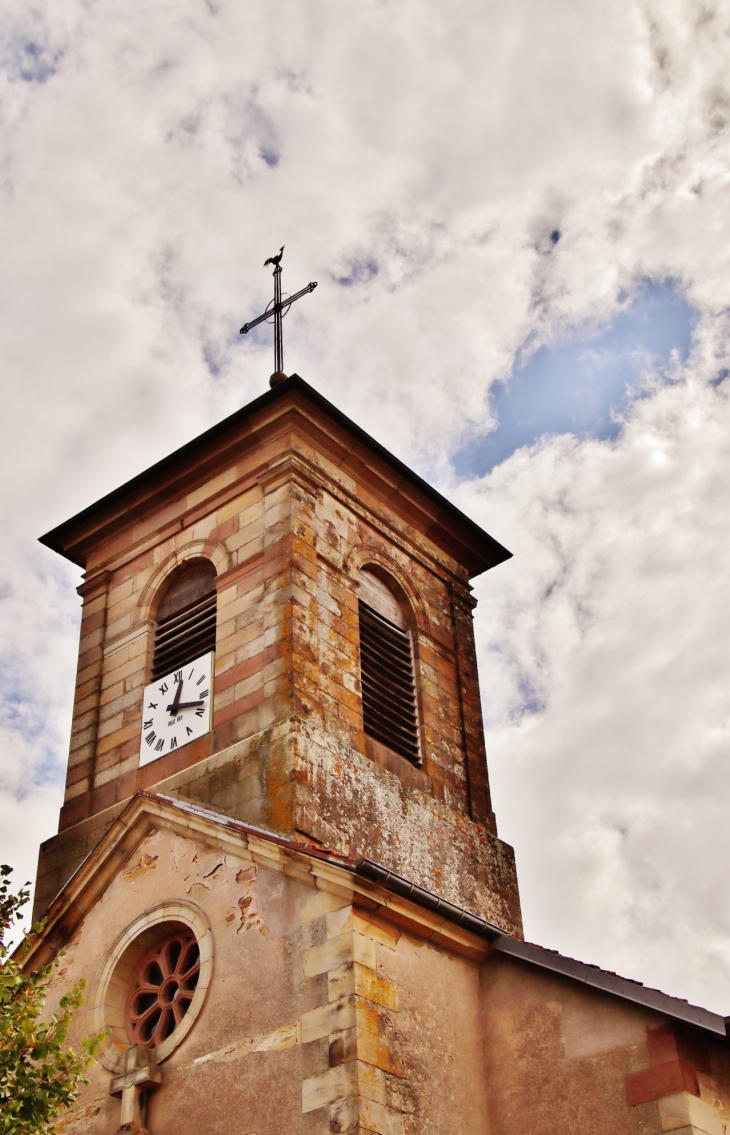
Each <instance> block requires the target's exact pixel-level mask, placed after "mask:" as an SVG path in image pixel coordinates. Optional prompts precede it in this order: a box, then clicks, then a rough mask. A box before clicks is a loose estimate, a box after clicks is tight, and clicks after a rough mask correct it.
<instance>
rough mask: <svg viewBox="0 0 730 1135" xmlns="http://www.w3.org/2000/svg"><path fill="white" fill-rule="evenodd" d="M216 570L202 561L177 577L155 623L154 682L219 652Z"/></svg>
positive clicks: (163, 600)
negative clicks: (201, 657)
mask: <svg viewBox="0 0 730 1135" xmlns="http://www.w3.org/2000/svg"><path fill="white" fill-rule="evenodd" d="M215 626H216V590H215V568H214V567H213V565H212V564H211V563H209V562H208V561H207V560H198V561H195V562H193V563H191V564H190V565H189V566H187V567H185V568H184V569H183V570H182V571H180V572H179V574H177V575H176V576H174V577H173V579H172V581H171V583H170V584H169V586H168V588H167V590H166V591H165V594H164V595H163V597H162V602H161V603H160V605H159V607H158V609H157V618H156V619H155V637H154V654H153V663H152V681H153V682H154V681H155V680H156V679H157V678H161V677H163V675H165V674H170V673H172V671H173V670H178V669H179V668H180V667H181V666H185V665H186V663H188V662H192V661H193V659H194V658H199V657H200V656H201V654H207V653H208V651H209V650H215Z"/></svg>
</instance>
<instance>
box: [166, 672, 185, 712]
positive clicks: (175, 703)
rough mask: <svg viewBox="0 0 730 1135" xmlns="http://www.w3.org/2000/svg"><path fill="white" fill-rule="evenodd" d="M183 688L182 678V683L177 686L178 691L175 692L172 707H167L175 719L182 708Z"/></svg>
mask: <svg viewBox="0 0 730 1135" xmlns="http://www.w3.org/2000/svg"><path fill="white" fill-rule="evenodd" d="M182 687H183V684H182V678H181V679H180V681H179V682H178V684H177V689H176V690H175V697H174V698H173V699H172V705H168V707H167V709H168V712H169V713H170V714H171V715H172V716H173V717H174V716H175V714H176V713H177V711H178V709H179V707H180V698H181V697H182Z"/></svg>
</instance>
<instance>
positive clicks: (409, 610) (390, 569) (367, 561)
mask: <svg viewBox="0 0 730 1135" xmlns="http://www.w3.org/2000/svg"><path fill="white" fill-rule="evenodd" d="M368 567H374V568H376V569H379V572H380V573H382V574H383V575H384V576H385V577H386V578H385V580H384V582H386V583H390V585H391V586H393V585H394V588H393V589H394V591H395V594H396V596H397V597H398V599H399V600H400V601H401V603H402V604H403V606H404V608H405V614H406V618H407V621H408V622H409V623H410V626H411V630H412V631H415V632H418V631H423V632H424V633H425V634H430V623H429V618H428V614H427V613H426V606H425V604H424V602H423V600H422V599H421V596H420V595H419V594H418V591H417V590H416V588H415V587H414V586H413V584H412V582H411V580H410V578H409V577H408V574H407V572H405V571H404V570H403V568H402V567H401V566H400V564H398V563H397V561H396V560H394V559H393V557H392V556H389V555H388V553H387V552H384V551H383V550H382V548H379V547H378V546H377V545H376V544H360V545H359V547H357V548H355V549H354V550H353V551H352V552H351V554H350V556H349V557H348V559H347V563H346V565H345V570H346V571H347V573H348V575H350V576H352V578H353V579H354V580H356V579H357V573H358V572H359V571H360V569H361V568H368Z"/></svg>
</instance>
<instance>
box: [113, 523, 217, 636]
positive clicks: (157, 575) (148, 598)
mask: <svg viewBox="0 0 730 1135" xmlns="http://www.w3.org/2000/svg"><path fill="white" fill-rule="evenodd" d="M189 560H209V561H210V562H211V563H212V564H213V567H214V568H215V573H216V576H220V575H223V574H224V572H226V571H228V569H229V567H230V561H231V557H230V553H229V552H228V549H227V548H226V546H225V544H222V543H221V542H220V541H219V540H191V541H190V543H189V544H183V546H182V547H181V548H176V549H175V551H174V552H171V553H170V555H169V556H167V558H166V559H164V560H163V561H162V563H161V564H159V565H158V566H157V568H156V570H155V571H154V572H153V573H152V575H151V576H150V578H149V579H148V580H147V583H146V584H145V586H144V587H143V589H142V591H141V593H140V597H139V600H138V602H137V608H136V610H135V613H134V625H135V626H136V625H138V624H139V623H144V622H147V621H148V620H151V619H152V618H154V608H155V603H156V600H157V596H158V595H159V594H160V593H161V592H162V591H163V590H164V584H165V581H166V580H167V579H168V577H169V576H170V575H172V573H173V572H174V571H177V569H178V568H179V567H181V566H182V565H183V564H185V563H186V562H187V561H189Z"/></svg>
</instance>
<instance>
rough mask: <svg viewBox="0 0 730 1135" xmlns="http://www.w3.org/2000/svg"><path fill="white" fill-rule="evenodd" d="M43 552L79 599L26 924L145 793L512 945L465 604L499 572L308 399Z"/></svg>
mask: <svg viewBox="0 0 730 1135" xmlns="http://www.w3.org/2000/svg"><path fill="white" fill-rule="evenodd" d="M42 542H43V543H44V544H45V545H46V546H47V547H49V548H52V549H54V550H55V551H57V552H59V553H60V554H62V555H63V556H65V557H66V558H67V559H69V560H71V561H72V562H73V563H75V564H78V565H79V566H80V567H81V568H83V570H84V581H83V583H82V585H81V586H80V588H79V592H80V594H81V597H82V601H83V614H82V622H81V641H80V650H79V662H78V678H77V684H76V692H75V704H74V713H73V727H72V734H71V745H70V755H69V762H68V775H67V781H66V792H65V800H64V804H63V808H62V809H61V815H60V824H59V832H58V835H56V836H54V837H53V838H51V839H49V840H47V841H46V842H45V843H44V844H43V846H42V848H41V853H40V860H39V869H38V880H37V888H36V906H35V913H36V915H41V914H42V913H43V912H44V910H45V909H46V907H47V906H48V904H49V902H50V901H51V900H52V899H53V898H54V896H55V895H56V894H57V893H58V892H59V890H60V889H61V888H62V886H63V885H64V884H65V883H66V881H67V880H68V879H69V878H70V876H71V875H72V874H73V873H74V871H75V870H76V869H77V868H78V867H79V864H81V863H82V862H83V861H84V859H85V857H86V856H87V855H88V854H89V853H90V852H91V851H92V849H93V848H95V847H96V846H97V845H98V844H99V842H100V841H101V840H102V838H103V837H104V836H105V833H107V832H108V831H109V829H110V828H111V826H112V825H113V824H114V822H115V821H116V820H117V818H118V817H119V816H120V815H121V814H122V812H123V811H124V809H125V808H126V807H127V805H128V804H129V802H130V800H131V799H132V798H133V797H134V796H135V795H136V794H138V793H140V792H154V793H155V794H158V795H162V796H167V797H171V798H174V799H177V800H180V801H186V802H189V803H191V804H196V805H199V806H201V807H204V808H209V809H212V810H214V811H215V812H217V813H221V814H224V815H225V816H228V817H231V818H233V819H236V820H239V821H243V822H246V823H248V824H252V825H257V826H259V827H261V828H262V829H266V830H268V831H271V832H275V833H278V834H279V835H281V836H285V837H287V838H288V839H290V840H292V841H294V842H297V841H300V842H302V843H307V844H309V845H312V846H320V847H323V848H327V849H330V850H331V851H333V852H335V853H339V854H341V855H343V856H347V857H349V858H350V859H353V860H360V859H363V858H366V859H368V860H370V861H373V862H374V863H377V864H379V865H380V866H381V867H382V868H384V869H385V871H387V872H392V873H393V874H394V875H395V876H402V877H403V878H406V879H408V880H410V881H412V882H413V883H415V884H416V885H418V886H421V887H424V888H427V889H429V890H430V891H433V892H435V893H437V894H439V895H441V896H443V898H444V899H446V900H448V901H450V902H452V903H455V904H458V905H459V906H461V907H464V908H466V909H467V910H470V911H472V912H474V913H475V914H477V915H479V916H481V917H483V918H485V919H487V920H488V921H490V922H492V923H494V924H496V925H497V926H500V927H502V928H503V929H504V930H506V931H507V932H508V933H510V934H513V935H518V936H519V935H520V933H521V929H520V927H521V923H520V910H519V900H518V894H517V883H516V876H515V869H514V859H513V853H512V850H511V848H510V847H508V846H507V845H505V844H504V843H502V842H501V841H500V840H499V839H498V837H497V831H496V825H495V819H494V814H493V811H492V806H491V801H490V794H489V783H488V777H487V764H486V756H485V750H484V739H483V729H482V718H481V707H480V699H479V689H478V684H477V670H476V657H475V647H474V633H473V624H472V608H473V605H474V601H473V600H472V598H471V595H470V588H469V579H470V577H473V576H474V575H478V574H479V573H481V572H483V571H486V570H488V569H489V568H492V567H494V566H495V565H497V564H499V563H501V562H502V561H503V560H505V559H507V558H508V557H509V554H510V553H508V552H507V551H506V550H505V549H504V548H503V547H501V545H500V544H498V543H497V541H496V540H494V539H493V538H492V537H491V536H489V535H488V534H487V533H486V532H484V531H483V530H482V529H481V528H479V527H478V526H477V525H476V524H474V523H473V522H472V521H471V520H469V519H468V518H467V517H466V516H465V515H464V514H463V513H461V512H460V511H459V510H458V509H456V508H455V507H454V506H453V505H451V504H450V503H449V502H448V501H446V500H445V499H444V498H443V497H442V496H440V495H439V494H438V493H437V492H435V491H434V490H433V489H432V488H430V486H428V485H427V484H425V483H424V482H423V481H422V480H421V479H420V478H419V477H417V476H416V475H415V474H414V473H412V472H411V471H410V470H409V469H407V468H406V467H405V466H404V465H402V464H401V463H400V462H399V461H398V460H397V459H396V458H394V457H393V456H392V455H391V454H390V453H388V452H387V451H386V450H385V449H384V448H383V447H382V446H380V445H378V444H377V443H376V442H375V441H374V440H373V439H372V438H370V437H368V436H367V435H366V434H365V433H364V432H363V431H362V430H361V429H359V428H358V427H357V426H356V425H355V424H354V423H353V422H352V421H350V420H349V419H348V418H346V417H345V416H344V415H343V414H342V413H340V411H339V410H337V409H336V408H335V407H334V406H333V405H331V404H330V403H329V402H328V401H326V399H324V398H323V397H322V396H321V395H320V394H318V393H317V392H316V391H315V390H314V389H313V388H312V387H311V386H309V385H308V384H307V383H306V382H304V381H303V380H302V379H301V378H299V377H298V376H297V375H292V376H291V377H289V378H288V379H286V381H282V382H280V383H279V384H278V385H277V386H275V387H274V388H273V389H271V390H269V391H267V392H266V393H265V394H264V395H263V396H261V397H260V398H258V399H257V400H256V401H254V402H252V403H250V404H249V405H248V406H246V407H244V408H243V409H241V410H239V411H237V412H236V413H234V414H233V415H231V416H230V417H229V418H227V419H226V420H225V421H223V422H221V423H220V424H218V425H216V426H214V427H213V428H212V429H210V430H208V431H207V432H206V433H204V434H202V435H200V436H199V437H197V438H196V439H195V440H194V441H192V442H190V443H189V444H187V445H185V446H184V447H183V448H182V449H179V450H178V451H177V452H175V453H173V454H172V455H171V456H169V457H167V458H165V459H164V460H163V461H160V462H159V463H158V464H156V465H154V466H153V467H152V468H150V469H147V470H146V471H145V472H144V473H142V474H140V475H139V476H138V477H136V478H134V479H133V480H132V481H130V482H128V483H127V484H125V485H123V486H122V487H121V488H119V489H117V490H116V491H114V492H112V493H110V494H109V495H108V496H106V497H104V498H103V499H102V500H100V501H98V502H96V503H95V504H93V505H91V506H90V507H89V508H87V509H85V510H84V511H83V512H81V513H79V514H78V515H77V516H75V517H73V518H72V519H71V520H68V521H66V522H65V523H64V524H61V525H60V526H58V527H57V528H55V529H54V530H53V531H52V532H49V533H48V534H47V535H46V536H44V537H43V538H42Z"/></svg>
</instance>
